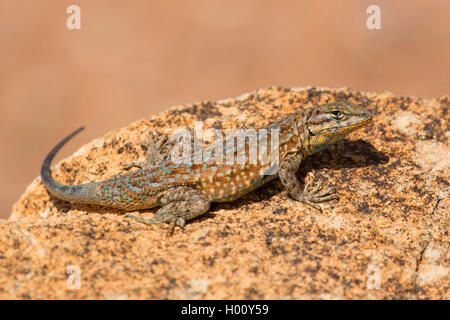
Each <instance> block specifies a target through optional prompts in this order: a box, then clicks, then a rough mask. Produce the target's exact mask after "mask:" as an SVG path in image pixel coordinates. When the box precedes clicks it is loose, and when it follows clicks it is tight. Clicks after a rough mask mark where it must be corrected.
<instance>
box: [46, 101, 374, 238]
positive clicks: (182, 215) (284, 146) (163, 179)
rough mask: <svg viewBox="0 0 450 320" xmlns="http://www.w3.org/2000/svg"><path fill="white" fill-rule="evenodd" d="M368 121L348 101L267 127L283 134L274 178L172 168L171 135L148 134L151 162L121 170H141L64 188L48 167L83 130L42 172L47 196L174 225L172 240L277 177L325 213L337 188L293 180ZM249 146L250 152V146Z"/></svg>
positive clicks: (212, 167)
mask: <svg viewBox="0 0 450 320" xmlns="http://www.w3.org/2000/svg"><path fill="white" fill-rule="evenodd" d="M371 120H372V115H371V113H370V112H369V111H367V110H365V109H364V108H361V107H358V106H356V105H355V104H354V103H353V102H351V101H343V102H332V103H329V104H324V105H320V106H313V107H310V108H303V109H300V110H298V111H296V112H295V113H292V114H289V115H287V116H284V117H283V118H281V119H279V120H278V121H275V122H273V123H271V124H269V125H266V126H263V127H262V128H266V129H268V130H271V129H278V130H279V131H278V133H279V140H278V150H277V152H278V159H279V161H278V163H277V165H278V166H277V170H275V171H273V172H269V173H267V172H268V171H267V166H262V165H261V164H259V163H256V164H249V163H247V162H246V163H244V164H232V165H229V164H222V165H217V164H215V163H213V164H208V163H200V164H199V163H178V164H175V163H171V162H170V160H169V159H168V153H167V152H163V149H164V148H167V143H166V141H167V137H163V138H161V139H160V140H159V141H158V142H157V143H155V142H154V140H153V136H152V134H150V137H149V141H148V142H146V143H142V145H143V146H144V147H146V148H147V150H146V161H145V162H136V163H123V164H122V165H123V166H124V167H125V168H126V169H129V168H131V167H138V168H139V169H140V170H138V171H132V172H125V173H120V174H118V175H116V176H113V177H111V178H109V179H107V180H104V181H99V182H90V183H85V184H80V185H63V184H60V183H58V182H56V181H55V180H54V179H53V178H52V176H51V169H50V166H51V162H52V160H53V158H54V156H55V155H56V153H57V152H58V151H59V150H60V149H61V148H62V147H63V146H64V145H65V144H66V143H67V142H68V141H69V140H70V139H72V138H73V137H74V136H75V135H76V134H78V133H79V132H80V131H81V130H83V129H84V128H83V127H81V128H79V129H78V130H76V131H75V132H73V133H71V134H70V135H68V136H67V137H66V138H64V139H63V140H62V141H61V142H59V144H57V145H56V146H55V147H54V148H53V149H52V150H51V151H50V153H49V154H48V155H47V157H46V158H45V160H44V162H43V164H42V167H41V179H42V182H43V184H44V186H45V188H46V189H47V191H48V192H49V193H50V194H51V195H53V196H54V197H56V198H58V199H61V200H65V201H70V202H76V203H87V204H97V205H101V206H106V207H112V208H119V209H121V210H124V211H126V212H128V213H127V214H126V215H125V216H127V217H130V218H133V219H135V220H138V221H140V222H142V223H145V224H148V225H151V224H158V223H169V228H168V230H167V235H169V234H171V233H172V232H173V230H174V228H175V226H179V227H184V225H185V223H186V221H188V220H191V219H193V218H195V217H198V216H200V215H202V214H204V213H206V212H207V211H208V210H209V208H210V204H211V202H225V201H233V200H235V199H238V198H240V197H242V196H243V195H245V194H246V193H248V192H250V191H252V190H254V189H256V188H258V187H260V186H262V185H263V184H265V183H267V182H269V181H271V180H273V179H275V178H277V177H278V178H279V179H280V181H281V184H282V186H283V187H284V188H285V189H286V190H287V192H288V194H289V195H290V196H291V197H292V198H293V199H294V200H297V201H301V202H303V203H305V204H307V205H310V206H312V207H314V208H316V209H319V210H321V207H320V206H319V203H321V202H325V201H329V200H333V199H338V195H337V193H336V189H335V187H334V186H332V185H331V184H327V185H324V183H322V182H321V181H320V180H318V182H317V183H315V185H314V186H312V184H311V183H305V185H304V186H303V188H302V185H301V183H300V181H299V179H298V178H297V176H296V172H297V171H298V169H299V167H300V164H301V162H302V161H303V160H304V159H305V158H306V157H308V156H310V155H312V154H314V153H317V152H319V151H322V150H324V149H327V148H328V147H330V146H332V145H335V144H336V143H337V142H339V141H340V140H341V139H342V138H344V137H345V136H347V135H348V134H349V133H350V132H352V131H354V130H356V129H358V128H361V127H363V126H365V125H366V124H368V123H369V122H370V121H371ZM245 144H246V151H249V150H250V149H249V147H248V141H246V142H245ZM234 151H236V148H234ZM270 152H271V151H270V150H269V153H270ZM272 152H273V151H272ZM235 155H236V154H235ZM154 207H160V208H159V209H158V210H157V211H156V213H155V214H154V216H153V217H152V218H150V219H146V218H143V217H140V216H136V215H133V214H131V213H130V212H133V211H138V210H144V209H150V208H154Z"/></svg>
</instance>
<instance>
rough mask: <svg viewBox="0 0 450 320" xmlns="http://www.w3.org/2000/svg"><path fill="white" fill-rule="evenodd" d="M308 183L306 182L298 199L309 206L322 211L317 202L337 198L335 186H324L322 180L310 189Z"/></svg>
mask: <svg viewBox="0 0 450 320" xmlns="http://www.w3.org/2000/svg"><path fill="white" fill-rule="evenodd" d="M309 185H310V184H309V183H307V184H306V186H305V189H304V191H303V195H302V197H301V199H300V201H302V202H304V203H306V204H308V205H310V206H311V207H313V208H315V209H318V210H320V211H322V208H321V207H320V206H319V203H321V202H325V201H329V200H333V199H338V195H337V194H336V188H335V187H334V186H333V185H331V184H328V185H326V186H324V184H323V182H322V181H320V180H319V181H318V182H317V183H316V184H315V186H314V188H313V189H312V190H310V191H309V190H308V189H309Z"/></svg>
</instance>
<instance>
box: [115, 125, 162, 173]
mask: <svg viewBox="0 0 450 320" xmlns="http://www.w3.org/2000/svg"><path fill="white" fill-rule="evenodd" d="M167 140H168V137H167V135H163V136H162V137H161V138H160V139H159V140H158V142H157V143H155V140H154V137H153V134H152V133H150V135H149V139H148V141H147V142H141V143H140V145H141V147H143V148H144V149H146V150H147V152H146V155H145V158H146V160H145V161H136V162H122V163H121V165H122V166H123V167H124V169H125V170H128V169H131V168H135V167H137V168H139V169H141V170H143V169H148V170H150V169H153V168H155V167H158V166H159V165H161V164H162V163H163V162H164V161H165V160H166V158H167V154H166V152H165V151H166V150H165V149H166V145H167Z"/></svg>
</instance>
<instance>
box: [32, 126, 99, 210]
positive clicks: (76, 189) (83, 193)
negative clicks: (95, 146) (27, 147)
mask: <svg viewBox="0 0 450 320" xmlns="http://www.w3.org/2000/svg"><path fill="white" fill-rule="evenodd" d="M83 130H84V127H80V128H78V129H77V130H75V131H74V132H72V133H71V134H69V135H68V136H67V137H65V138H64V139H62V140H61V142H59V143H58V144H57V145H56V146H55V147H54V148H53V149H52V150H51V151H50V152H49V154H48V155H47V157H46V158H45V160H44V162H43V163H42V167H41V179H42V183H43V184H44V186H45V188H46V189H47V191H48V192H49V193H50V194H52V195H53V196H55V197H57V198H58V199H62V200H66V201H75V202H81V203H92V202H93V201H95V200H96V198H97V197H98V183H95V182H94V183H86V184H81V185H76V186H69V185H63V184H60V183H58V182H56V181H55V180H53V178H52V174H51V170H50V166H51V163H52V160H53V158H54V157H55V155H56V153H57V152H58V151H59V150H60V149H61V148H62V147H63V146H64V145H65V144H66V143H67V142H68V141H69V140H70V139H72V138H73V137H74V136H75V135H77V134H78V133H80V132H81V131H83ZM94 198H95V199H94Z"/></svg>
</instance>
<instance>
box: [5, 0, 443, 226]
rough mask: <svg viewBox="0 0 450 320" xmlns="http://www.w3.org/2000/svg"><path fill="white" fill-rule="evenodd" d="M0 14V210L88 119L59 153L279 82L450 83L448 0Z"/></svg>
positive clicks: (429, 87)
mask: <svg viewBox="0 0 450 320" xmlns="http://www.w3.org/2000/svg"><path fill="white" fill-rule="evenodd" d="M71 4H76V5H78V6H79V7H80V9H81V30H69V29H67V27H66V19H67V18H68V17H69V15H70V14H68V13H66V9H67V7H68V6H69V5H71ZM372 4H376V5H379V6H380V8H381V27H382V29H381V30H368V29H367V27H366V19H367V18H368V14H367V13H366V9H367V7H368V6H369V5H372ZM0 21H1V28H0V133H1V134H0V144H1V145H0V146H1V154H2V157H1V158H0V218H7V217H8V215H9V213H10V209H11V206H12V204H13V203H14V202H15V201H16V200H17V199H18V198H19V197H20V195H21V194H22V193H23V192H24V190H25V188H26V186H27V185H28V184H29V183H30V182H31V181H32V180H33V179H34V178H35V177H36V176H38V175H39V169H40V165H41V162H42V160H43V158H44V157H45V155H46V154H47V152H48V151H49V150H50V148H52V147H53V146H54V145H55V144H56V143H57V142H58V141H59V140H60V139H61V138H62V137H63V136H65V135H66V134H68V133H69V132H71V131H72V130H73V129H75V128H77V127H79V126H80V125H85V126H86V127H87V130H86V131H85V132H84V133H83V134H82V135H80V136H79V137H77V139H76V141H74V143H72V144H70V146H68V147H67V148H64V150H62V152H61V154H60V155H59V157H58V159H57V160H59V159H61V158H63V157H66V156H68V155H70V154H71V153H73V152H74V151H75V150H77V149H78V148H79V147H80V146H81V145H82V144H84V143H87V142H89V141H90V140H92V139H94V138H96V137H98V136H100V135H103V134H104V133H106V132H107V131H109V130H112V129H116V128H119V127H123V126H126V125H127V124H129V123H131V122H133V121H135V120H138V119H141V118H148V117H149V116H151V115H153V114H155V113H157V112H160V111H164V110H166V109H168V108H169V107H171V106H173V105H180V104H187V103H193V102H196V101H199V100H218V99H223V98H228V97H235V96H238V95H240V94H242V93H245V92H249V91H253V90H255V89H258V88H262V87H268V86H272V85H280V86H307V85H313V86H326V87H336V88H338V87H343V86H346V87H350V88H352V89H357V90H362V91H381V90H387V91H391V92H393V93H394V94H396V95H401V96H418V97H422V98H433V97H437V96H442V95H448V94H449V93H450V92H449V77H450V1H449V0H429V1H423V0H422V1H418V0H396V1H392V0H386V1H381V0H371V1H364V0H347V1H334V0H308V1H306V0H305V1H301V0H295V1H279V0H278V1H275V0H264V1H263V0H252V1H242V0H240V1H235V0H227V1H225V0H222V1H211V0H183V1H181V0H177V1H175V0H164V1H163V0H160V1H128V2H125V1H112V0H104V1H101V0H96V1H88V0H71V1H65V0H58V1H56V0H33V1H24V0H0Z"/></svg>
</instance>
